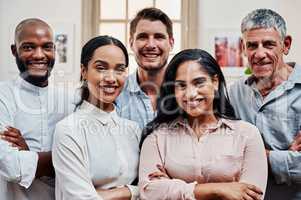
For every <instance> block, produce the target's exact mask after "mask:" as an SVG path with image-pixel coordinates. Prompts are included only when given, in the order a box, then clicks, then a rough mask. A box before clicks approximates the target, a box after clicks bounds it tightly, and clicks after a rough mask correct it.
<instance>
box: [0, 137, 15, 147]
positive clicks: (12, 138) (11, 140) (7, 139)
mask: <svg viewBox="0 0 301 200" xmlns="http://www.w3.org/2000/svg"><path fill="white" fill-rule="evenodd" d="M1 138H2V139H3V140H5V141H8V142H10V143H15V144H16V145H18V143H19V139H18V138H15V137H10V136H7V135H2V136H1Z"/></svg>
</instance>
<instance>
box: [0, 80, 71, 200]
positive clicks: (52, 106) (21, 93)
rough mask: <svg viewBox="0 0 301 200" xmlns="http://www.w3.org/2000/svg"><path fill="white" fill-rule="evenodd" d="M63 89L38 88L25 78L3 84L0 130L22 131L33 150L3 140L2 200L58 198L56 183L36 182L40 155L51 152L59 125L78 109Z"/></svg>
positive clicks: (0, 163)
mask: <svg viewBox="0 0 301 200" xmlns="http://www.w3.org/2000/svg"><path fill="white" fill-rule="evenodd" d="M72 101H73V99H71V98H70V97H68V95H67V92H66V91H63V89H62V88H54V87H50V86H48V87H44V88H40V87H37V86H34V85H32V84H30V83H28V82H26V81H25V80H23V79H22V78H20V77H19V78H17V79H16V80H14V81H6V82H1V83H0V131H2V130H3V129H4V128H5V127H6V126H12V127H15V128H17V129H19V130H20V132H21V134H22V136H23V137H24V139H25V141H26V143H27V145H28V147H29V149H30V151H18V150H17V149H16V148H13V147H11V146H10V145H8V143H7V142H6V141H4V140H1V139H0V152H1V153H0V199H1V200H2V199H3V200H40V199H43V200H50V199H52V200H53V199H54V187H53V183H54V180H53V179H50V178H48V177H42V178H40V179H35V174H36V169H37V161H38V154H37V152H47V151H51V146H52V137H53V132H54V127H55V124H56V123H57V122H58V121H59V120H61V119H62V118H63V117H65V116H66V115H67V114H68V113H70V112H71V111H72V110H73V109H74V105H73V104H71V102H72Z"/></svg>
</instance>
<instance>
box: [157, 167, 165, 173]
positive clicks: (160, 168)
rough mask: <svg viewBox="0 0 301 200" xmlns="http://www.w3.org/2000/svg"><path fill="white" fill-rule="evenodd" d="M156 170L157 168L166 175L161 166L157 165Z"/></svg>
mask: <svg viewBox="0 0 301 200" xmlns="http://www.w3.org/2000/svg"><path fill="white" fill-rule="evenodd" d="M157 168H158V169H159V170H160V171H161V172H163V173H166V170H165V168H164V167H163V166H162V165H157Z"/></svg>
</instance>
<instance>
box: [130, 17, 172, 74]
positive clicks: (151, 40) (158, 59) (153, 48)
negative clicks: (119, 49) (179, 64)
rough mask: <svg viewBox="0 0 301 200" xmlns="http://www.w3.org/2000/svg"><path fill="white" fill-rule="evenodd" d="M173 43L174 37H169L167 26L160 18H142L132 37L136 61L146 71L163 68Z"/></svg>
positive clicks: (131, 43)
mask: <svg viewBox="0 0 301 200" xmlns="http://www.w3.org/2000/svg"><path fill="white" fill-rule="evenodd" d="M173 44H174V40H173V38H170V37H169V35H168V33H167V29H166V26H165V25H164V24H163V23H162V22H161V21H159V20H156V21H150V20H147V19H142V20H140V21H139V22H138V24H137V26H136V31H135V33H134V34H133V36H132V37H131V38H130V45H131V49H132V50H133V52H134V54H135V59H136V62H137V64H138V66H139V67H141V68H142V69H144V70H146V71H153V70H154V71H157V70H160V69H162V68H163V67H164V66H165V65H166V63H167V61H168V56H169V52H170V51H171V50H172V48H173Z"/></svg>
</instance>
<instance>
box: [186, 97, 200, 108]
mask: <svg viewBox="0 0 301 200" xmlns="http://www.w3.org/2000/svg"><path fill="white" fill-rule="evenodd" d="M204 100H205V98H200V99H195V100H192V101H184V104H185V105H186V106H187V107H190V108H196V107H198V106H199V105H200V104H201V103H202V102H203V101H204Z"/></svg>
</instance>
